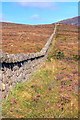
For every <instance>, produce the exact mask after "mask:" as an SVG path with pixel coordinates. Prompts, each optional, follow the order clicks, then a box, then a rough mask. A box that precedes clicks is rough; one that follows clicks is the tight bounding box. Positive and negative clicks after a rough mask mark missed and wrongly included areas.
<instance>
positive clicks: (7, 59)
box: [0, 25, 57, 99]
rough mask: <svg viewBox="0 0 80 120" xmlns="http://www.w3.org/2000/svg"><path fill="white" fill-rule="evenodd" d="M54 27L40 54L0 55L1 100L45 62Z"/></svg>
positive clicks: (53, 36)
mask: <svg viewBox="0 0 80 120" xmlns="http://www.w3.org/2000/svg"><path fill="white" fill-rule="evenodd" d="M56 27H57V25H55V28H54V32H53V34H52V35H51V36H50V38H49V39H48V41H47V43H46V44H45V46H44V47H43V48H42V50H41V51H40V52H37V53H30V54H23V53H21V54H8V53H3V52H1V53H0V68H1V69H0V83H1V84H2V87H1V88H0V92H2V98H3V99H4V98H5V97H7V95H8V93H9V91H10V90H11V89H12V87H14V86H15V85H16V84H17V83H19V82H24V81H26V80H27V79H28V78H29V77H30V76H31V75H32V74H33V72H34V71H35V70H36V69H37V68H38V67H39V66H40V64H41V63H42V62H44V61H45V60H46V58H47V55H48V49H49V47H50V44H51V42H52V40H53V38H55V35H56Z"/></svg>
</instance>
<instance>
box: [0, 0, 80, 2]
mask: <svg viewBox="0 0 80 120" xmlns="http://www.w3.org/2000/svg"><path fill="white" fill-rule="evenodd" d="M1 2H79V0H1Z"/></svg>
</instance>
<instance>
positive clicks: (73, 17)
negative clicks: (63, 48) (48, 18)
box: [0, 16, 79, 25]
mask: <svg viewBox="0 0 80 120" xmlns="http://www.w3.org/2000/svg"><path fill="white" fill-rule="evenodd" d="M75 17H79V16H74V17H72V18H75ZM72 18H67V19H72ZM67 19H63V20H67ZM63 20H60V21H63ZM60 21H57V22H60ZM0 22H2V23H11V24H21V25H48V24H55V23H57V22H54V23H48V24H44V23H43V24H24V23H16V22H8V21H0Z"/></svg>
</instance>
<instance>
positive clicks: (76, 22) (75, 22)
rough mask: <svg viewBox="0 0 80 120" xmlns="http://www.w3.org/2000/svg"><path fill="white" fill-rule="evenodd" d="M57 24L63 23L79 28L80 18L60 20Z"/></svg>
mask: <svg viewBox="0 0 80 120" xmlns="http://www.w3.org/2000/svg"><path fill="white" fill-rule="evenodd" d="M59 23H64V24H71V25H77V26H80V16H78V17H74V18H69V19H66V20H62V21H60V22H59Z"/></svg>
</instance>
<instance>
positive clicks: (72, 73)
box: [2, 35, 78, 118]
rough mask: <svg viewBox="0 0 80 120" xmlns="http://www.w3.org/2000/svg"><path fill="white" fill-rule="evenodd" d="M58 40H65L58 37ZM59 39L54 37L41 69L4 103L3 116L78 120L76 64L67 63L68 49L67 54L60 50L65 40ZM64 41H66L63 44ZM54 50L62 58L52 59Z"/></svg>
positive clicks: (17, 88) (13, 91)
mask: <svg viewBox="0 0 80 120" xmlns="http://www.w3.org/2000/svg"><path fill="white" fill-rule="evenodd" d="M61 37H62V38H63V37H65V36H63V35H61ZM61 37H60V36H57V37H56V39H55V41H53V43H52V46H51V47H50V50H49V54H48V59H47V60H46V62H45V63H43V65H42V67H41V68H40V69H39V70H38V71H37V72H36V73H35V74H34V75H33V76H32V77H31V78H30V80H29V81H27V82H25V83H19V84H17V85H16V87H15V88H14V89H13V90H12V91H11V92H10V94H9V97H8V98H7V99H6V100H4V101H3V111H2V113H3V116H5V117H13V118H77V117H78V89H77V87H78V61H75V60H74V59H72V60H68V59H66V58H67V57H69V56H66V55H68V54H67V52H68V53H70V51H71V49H70V51H69V49H68V51H67V50H66V51H65V49H64V48H63V49H61V47H60V46H61V43H62V44H63V43H65V42H64V39H63V41H62V39H61V41H60V40H59V39H60V38H61ZM67 39H68V38H67V37H66V41H67ZM66 44H67V43H66ZM58 45H60V46H58ZM57 46H58V47H57ZM64 47H65V45H64ZM74 47H75V46H74ZM56 49H57V50H58V49H59V51H61V52H63V53H64V57H61V58H60V59H57V58H55V59H54V53H55V52H54V51H56ZM75 51H77V50H75ZM75 53H76V52H75ZM65 56H66V57H65Z"/></svg>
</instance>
